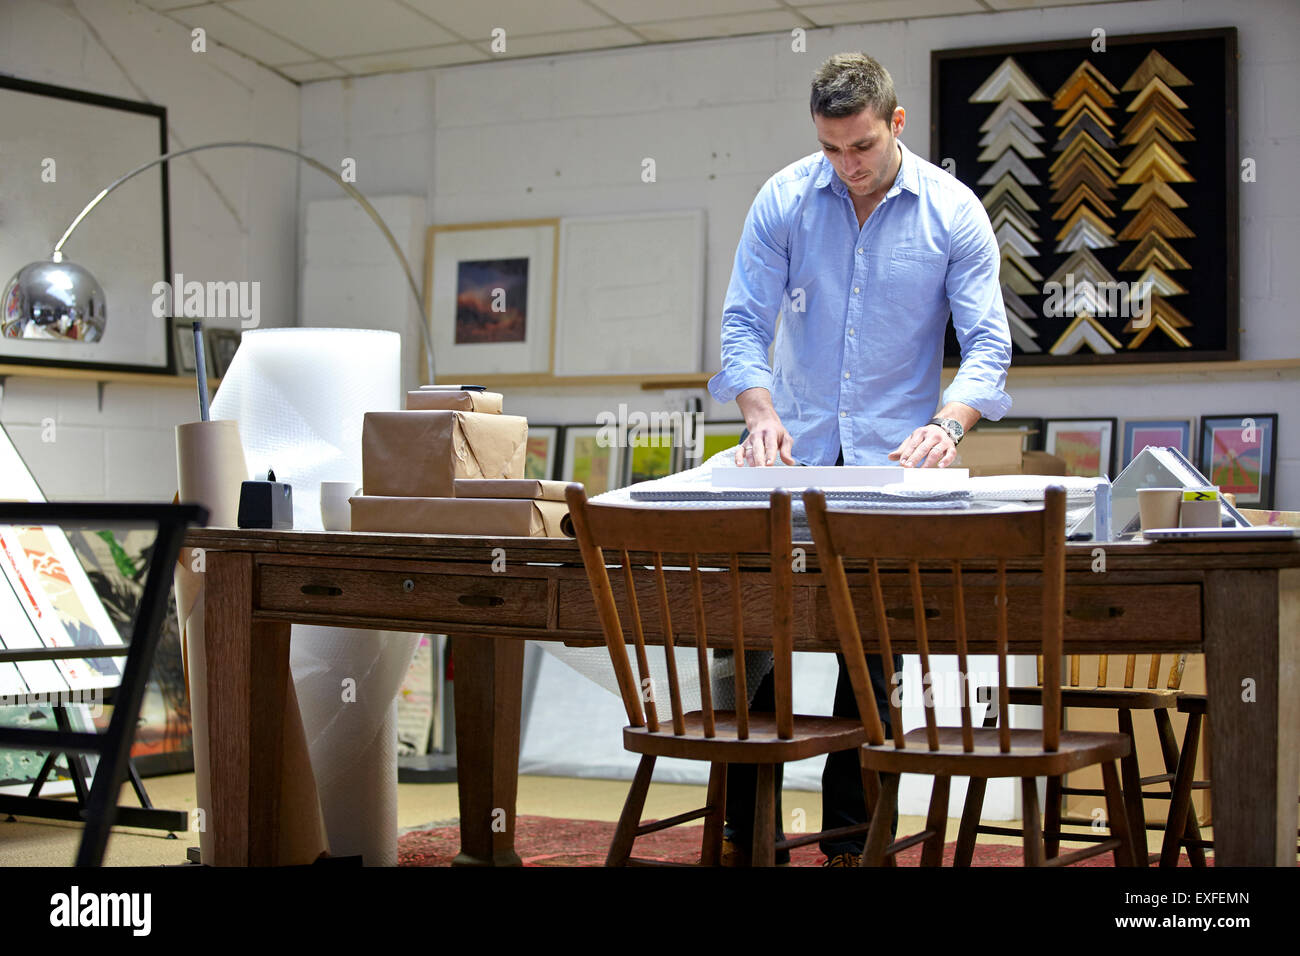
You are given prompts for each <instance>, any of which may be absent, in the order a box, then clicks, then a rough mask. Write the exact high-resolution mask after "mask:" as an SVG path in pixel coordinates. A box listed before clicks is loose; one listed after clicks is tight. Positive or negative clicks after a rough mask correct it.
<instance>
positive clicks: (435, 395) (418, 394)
mask: <svg viewBox="0 0 1300 956" xmlns="http://www.w3.org/2000/svg"><path fill="white" fill-rule="evenodd" d="M501 402H502V398H501V393H500V392H467V391H443V390H441V389H427V388H424V389H416V390H415V391H413V392H407V393H406V408H407V410H408V411H418V412H435V411H446V412H482V413H484V414H486V415H500V414H501Z"/></svg>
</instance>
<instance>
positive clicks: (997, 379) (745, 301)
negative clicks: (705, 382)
mask: <svg viewBox="0 0 1300 956" xmlns="http://www.w3.org/2000/svg"><path fill="white" fill-rule="evenodd" d="M811 112H812V120H813V125H814V127H815V128H816V131H817V139H818V142H819V143H820V144H821V151H820V152H819V153H813V154H812V155H811V156H807V157H805V158H803V159H801V160H799V161H798V162H796V163H793V164H791V165H790V166H787V167H786V168H785V169H783V170H781V171H780V172H778V173H777V174H776V175H775V176H773V177H772V178H771V179H769V180H768V181H767V183H766V184H765V185H764V186H763V188H762V189H760V190H759V193H758V196H757V197H756V198H755V199H754V203H753V205H752V206H751V207H750V210H749V215H748V216H747V217H746V219H745V226H744V231H743V233H742V235H741V240H740V245H739V247H738V248H737V250H736V261H735V266H734V268H733V270H732V275H731V284H730V286H729V287H728V289H727V298H726V303H725V306H724V310H723V321H722V370H721V371H720V372H719V373H718V374H717V375H715V376H714V377H713V378H712V379H711V380H710V382H709V391H710V392H711V393H712V395H713V397H714V398H715V399H717V400H718V401H720V402H729V401H732V400H733V399H734V400H735V401H736V404H737V405H738V406H739V407H740V411H741V413H742V414H743V415H744V418H745V425H746V428H747V432H748V434H747V436H746V437H745V439H744V440H743V441H742V443H741V446H740V447H739V448H738V449H737V451H736V464H737V465H747V466H751V467H752V466H760V467H761V466H766V465H772V464H775V463H776V461H777V460H778V459H779V460H780V461H782V462H784V463H785V464H788V465H793V464H795V463H796V462H797V463H799V464H804V465H832V464H835V465H838V464H848V465H877V464H887V463H889V462H890V461H897V462H899V463H900V464H902V465H903V466H904V467H931V466H938V467H946V466H947V465H950V464H952V462H953V460H954V459H955V458H956V454H957V442H958V441H960V440H961V437H962V435H963V433H964V432H965V431H966V430H968V429H970V428H971V427H972V426H973V425H974V424H975V423H976V422H977V421H978V420H979V419H980V417H981V416H982V417H985V418H990V419H994V420H996V419H999V418H1001V417H1002V416H1003V415H1005V414H1006V412H1007V410H1008V409H1009V408H1010V407H1011V399H1010V397H1009V396H1008V395H1007V394H1006V392H1005V391H1004V386H1005V384H1006V370H1007V367H1008V365H1009V364H1010V361H1011V336H1010V332H1009V330H1008V327H1007V319H1006V313H1005V312H1004V310H1003V306H1002V296H1001V292H1000V289H999V286H998V266H999V255H998V245H997V240H996V239H995V238H994V235H993V229H992V227H991V226H990V224H989V218H988V215H987V213H986V212H985V211H984V207H983V206H982V205H981V204H980V201H979V200H978V199H977V198H976V197H975V195H974V193H972V192H971V190H970V189H969V188H968V187H967V186H965V185H964V184H963V183H962V182H960V181H959V180H958V179H956V178H955V177H954V176H951V175H949V174H948V173H947V172H945V171H944V170H942V169H940V168H938V167H937V166H934V165H932V164H931V163H928V162H926V161H925V160H923V159H921V158H920V157H919V156H916V155H915V154H914V153H912V152H911V151H910V150H909V149H908V148H907V147H906V146H904V145H903V144H902V142H901V141H900V140H899V139H898V136H899V134H900V133H902V131H903V126H904V122H905V118H906V117H905V112H904V110H903V109H902V107H900V106H898V101H897V97H896V95H895V93H894V85H893V80H892V79H891V78H890V76H889V73H888V71H886V70H885V68H884V67H883V66H881V65H880V64H879V63H877V62H876V61H875V60H873V59H872V58H871V57H869V56H866V55H864V54H861V53H841V54H837V55H835V56H832V57H831V58H830V59H828V60H827V61H826V62H825V63H823V64H822V66H821V67H820V68H819V69H818V71H817V73H816V74H815V76H814V78H813V83H812V97H811ZM778 313H780V314H781V315H782V319H781V324H780V329H779V330H778V329H777V328H776V322H777V315H778ZM949 313H951V315H952V322H953V328H954V329H955V330H956V333H957V340H958V342H959V343H960V345H961V351H962V361H961V367H960V369H959V370H958V372H957V375H956V377H955V379H954V380H953V382H952V384H951V385H950V386H949V387H948V388H947V390H946V391H945V392H944V393H943V404H942V406H939V376H940V369H941V367H942V364H943V342H944V332H945V328H946V325H947V321H948V316H949ZM773 338H775V340H776V348H775V353H774V356H773V361H772V362H771V364H770V365H769V363H768V349H769V347H770V346H771V344H772V341H773ZM936 407H938V411H937V412H936V410H935V409H936ZM837 657H838V659H839V680H838V683H837V686H836V690H835V704H834V710H833V713H834V714H835V715H836V716H856V715H857V706H856V704H855V702H854V699H853V690H852V687H851V685H850V683H849V678H848V673H847V671H846V669H845V666H844V659H843V657H842V656H839V655H837ZM868 661H869V663H870V665H871V678H872V684H873V686H874V688H875V692H876V701H877V705H878V707H879V709H880V714H881V718H882V720H883V721H884V722H885V728H886V733H889V732H890V728H889V709H888V701H887V697H886V694H887V691H888V688H887V687H886V685H885V678H884V675H883V673H882V671H881V668H880V663H879V658H878V657H875V656H869V657H868ZM901 666H902V662H901V658H900V659H899V660H897V661H896V667H897V668H901ZM770 683H771V679H770V675H769V677H768V680H767V681H766V682H765V686H760V687H759V689H758V692H757V693H756V695H755V703H754V706H755V707H769V708H770V707H771V706H772V701H771V698H770V695H771V686H770ZM765 698H766V699H765ZM746 770H748V772H746ZM777 781H778V782H777V786H778V790H779V787H780V775H779V772H778V778H777ZM753 787H754V782H753V771H752V768H741V767H739V766H737V767H735V768H732V771H731V772H729V774H728V778H727V811H728V812H727V818H728V823H729V833H728V837H729V840H730V841H731V844H732V845H733V848H734V849H733V850H732V852H733V853H739V854H742V855H743V854H744V853H745V852H746V851H747V849H748V847H749V845H750V838H751V833H750V827H751V826H752V820H751V818H752V815H753ZM778 796H779V794H778ZM780 818H781V809H780V802H779V799H778V803H777V827H778V837H777V838H778V839H780V838H781V837H780ZM865 820H866V809H865V803H864V800H863V796H862V782H861V776H860V772H859V769H858V759H857V755H856V753H854V752H852V751H846V752H844V753H838V754H832V755H831V756H830V757H828V758H827V760H826V769H825V771H824V773H823V775H822V828H823V829H824V830H828V829H832V828H835V827H842V826H847V825H849V824H851V823H858V822H864V821H865ZM862 843H863V837H862V836H859V837H857V838H850V839H845V840H839V841H831V842H827V841H823V842H822V844H821V849H822V852H824V853H825V854H826V856H827V863H828V865H847V866H854V865H856V864H857V857H858V856H859V855H860V854H861V851H862Z"/></svg>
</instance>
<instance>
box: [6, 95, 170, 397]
mask: <svg viewBox="0 0 1300 956" xmlns="http://www.w3.org/2000/svg"><path fill="white" fill-rule="evenodd" d="M0 116H3V117H4V118H5V121H4V124H3V128H0V155H2V156H4V165H5V168H6V169H8V170H14V171H17V170H36V171H38V172H40V171H42V170H52V171H54V173H55V175H56V176H57V177H58V178H57V179H54V180H52V182H54V183H55V185H49V186H48V187H47V188H39V187H38V188H35V189H26V188H17V183H18V182H19V180H18V179H14V180H13V181H12V184H11V185H10V188H7V189H6V190H5V197H4V199H5V209H4V219H5V226H4V229H0V289H4V288H5V286H6V285H7V284H8V282H9V279H10V277H12V276H14V275H16V274H17V272H18V271H19V270H20V269H22V268H23V267H24V266H27V265H28V264H30V263H32V262H37V261H41V260H45V259H48V257H49V253H50V248H51V247H52V246H53V244H54V243H55V241H56V240H57V239H58V238H59V236H60V235H62V234H63V232H64V231H65V230H66V229H67V228H68V225H69V223H70V222H71V221H72V219H73V217H74V216H75V215H76V214H77V213H78V212H79V211H80V210H81V209H82V207H83V206H84V205H85V204H86V203H88V202H90V200H91V199H93V198H94V197H95V194H96V192H97V191H98V190H100V189H103V188H105V187H107V186H108V185H109V184H110V183H112V182H114V181H116V180H117V179H118V178H119V177H121V176H122V175H123V174H125V173H127V172H128V171H130V170H132V169H134V168H135V167H137V166H140V165H142V164H144V163H147V162H149V161H150V160H154V159H157V158H158V157H159V156H161V155H163V154H165V153H166V152H167V126H168V124H167V110H166V109H165V108H164V107H162V106H159V105H157V104H154V103H143V102H139V101H136V100H127V99H122V98H119V97H115V96H103V95H101V94H99V93H91V92H87V91H85V90H78V89H71V88H68V87H62V86H51V85H49V84H46V83H35V82H31V81H29V80H22V79H18V78H17V77H12V76H0ZM51 162H56V163H57V165H55V166H49V165H48V164H49V163H51ZM65 177H66V179H67V182H68V183H69V184H70V185H65V184H64V183H65ZM34 181H35V180H34ZM54 193H57V194H58V195H57V198H55V197H54V195H53V194H54ZM168 196H169V186H168V166H167V164H166V163H163V164H160V165H158V166H156V167H154V168H153V169H148V170H145V171H144V172H142V173H140V174H139V175H138V176H136V177H135V178H134V179H133V180H131V181H130V182H129V183H125V184H123V185H122V187H121V188H120V189H119V190H118V192H117V195H115V196H114V197H113V199H112V201H111V202H108V203H105V204H104V206H103V207H102V208H99V209H96V210H95V212H94V213H93V214H91V215H89V216H87V217H86V219H85V220H84V221H83V222H82V223H81V224H80V225H79V226H78V227H77V231H76V233H75V234H74V235H73V236H72V238H71V239H70V240H69V242H68V245H67V247H66V249H65V250H64V251H65V254H66V257H67V260H66V261H68V262H72V263H75V264H76V265H78V266H81V267H82V268H84V269H86V270H88V271H89V272H90V273H91V275H93V276H94V277H95V279H96V281H97V282H98V283H99V284H100V287H101V288H102V289H103V292H104V308H105V312H106V314H107V317H108V323H107V326H106V328H105V332H104V335H103V337H102V338H101V339H100V340H99V341H98V342H72V341H58V342H51V341H41V340H39V339H34V338H7V337H0V362H2V363H4V364H11V365H44V366H58V367H63V368H81V369H101V370H111V371H119V372H145V373H153V374H158V375H168V374H174V373H175V371H176V368H175V365H174V364H173V354H172V337H171V329H170V326H169V324H168V320H167V319H166V318H163V317H160V316H158V315H157V314H155V307H156V305H155V303H156V301H157V298H158V294H157V292H156V291H155V287H156V286H157V285H158V283H159V282H160V281H162V282H166V283H169V284H170V283H172V282H174V281H175V277H174V276H173V275H172V269H171V236H170V226H169V220H168ZM180 298H181V293H180V290H175V296H174V302H173V301H172V300H171V299H170V298H169V300H168V303H167V304H168V305H169V306H174V307H176V308H179V306H180ZM11 305H12V306H14V307H17V302H13V303H0V309H5V308H8V307H9V306H11ZM165 314H167V315H170V314H171V311H170V309H169V310H168V311H167V312H166V313H165Z"/></svg>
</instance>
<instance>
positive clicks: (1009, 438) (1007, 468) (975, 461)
mask: <svg viewBox="0 0 1300 956" xmlns="http://www.w3.org/2000/svg"><path fill="white" fill-rule="evenodd" d="M1023 445H1024V432H1021V431H1018V430H1015V429H1008V428H1004V429H996V428H981V429H980V430H978V431H973V432H971V433H970V434H969V435H967V436H966V437H964V438H963V439H962V440H961V444H960V445H958V446H957V461H956V462H955V464H956V465H958V466H959V467H962V468H968V469H970V476H971V477H972V478H982V477H984V476H986V475H1063V474H1065V461H1064V460H1063V459H1061V458H1059V457H1057V456H1056V455H1049V454H1048V453H1047V452H1045V451H1022V450H1021V449H1022V448H1023Z"/></svg>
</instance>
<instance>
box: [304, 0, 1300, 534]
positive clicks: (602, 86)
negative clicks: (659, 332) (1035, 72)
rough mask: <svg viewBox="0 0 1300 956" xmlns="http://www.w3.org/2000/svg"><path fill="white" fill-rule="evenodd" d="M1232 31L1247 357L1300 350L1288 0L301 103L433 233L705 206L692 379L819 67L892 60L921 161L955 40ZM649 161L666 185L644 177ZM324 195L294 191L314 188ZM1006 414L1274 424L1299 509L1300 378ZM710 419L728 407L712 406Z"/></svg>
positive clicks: (910, 33)
mask: <svg viewBox="0 0 1300 956" xmlns="http://www.w3.org/2000/svg"><path fill="white" fill-rule="evenodd" d="M1225 24H1232V25H1236V26H1237V27H1238V30H1239V44H1240V51H1241V61H1240V80H1241V92H1240V106H1241V155H1242V156H1243V157H1246V156H1249V157H1253V158H1254V159H1255V160H1256V162H1257V165H1258V170H1259V175H1258V181H1257V182H1255V183H1246V184H1242V187H1241V210H1242V220H1241V238H1242V243H1241V246H1242V253H1241V274H1242V277H1241V287H1242V290H1243V295H1242V303H1241V314H1242V324H1243V326H1244V327H1245V332H1244V334H1243V336H1242V342H1241V349H1242V357H1243V358H1246V359H1261V358H1279V357H1295V356H1300V333H1298V332H1297V328H1296V325H1295V319H1294V309H1293V304H1294V302H1295V301H1296V300H1297V293H1300V270H1296V269H1295V268H1294V266H1293V263H1294V262H1295V261H1296V258H1297V253H1300V239H1298V237H1300V228H1297V226H1298V223H1300V197H1298V195H1297V193H1296V191H1295V190H1294V189H1293V188H1292V184H1291V176H1292V172H1293V171H1294V170H1295V169H1296V168H1297V167H1298V166H1300V114H1297V112H1296V110H1295V96H1296V92H1297V52H1296V51H1297V49H1298V48H1300V7H1297V5H1296V4H1295V3H1293V2H1290V0H1252V2H1250V3H1242V4H1233V5H1232V6H1231V7H1225V6H1224V5H1223V4H1222V3H1220V2H1217V0H1148V2H1135V3H1107V4H1105V5H1096V6H1087V5H1078V6H1063V7H1060V8H1051V9H1046V10H1032V11H1017V12H1009V13H999V14H979V15H971V16H952V17H933V18H926V19H916V20H898V21H890V22H887V23H881V24H874V25H866V26H845V27H838V28H835V29H830V30H818V31H813V32H811V33H809V34H808V38H807V41H808V42H807V47H808V50H807V52H806V53H802V54H799V53H793V52H791V51H790V39H789V37H788V35H785V34H780V35H773V36H760V37H747V38H737V39H728V40H718V41H701V42H693V43H682V44H671V45H663V46H655V47H649V48H643V49H635V50H616V51H610V52H601V53H590V54H586V53H584V54H572V55H567V56H560V57H546V58H538V59H531V60H518V61H507V62H500V63H484V64H478V65H471V66H463V67H447V68H441V69H436V70H429V71H421V72H414V73H405V74H398V75H392V76H381V77H374V78H369V79H364V80H354V81H335V80H330V81H323V82H319V83H312V84H308V85H307V86H305V87H304V88H303V91H302V140H303V145H304V148H306V149H307V150H308V152H311V153H312V154H313V155H317V156H318V157H319V158H321V159H322V160H323V161H326V162H338V161H339V159H340V158H341V157H343V156H354V157H356V158H357V159H358V170H359V178H358V186H360V187H361V188H362V189H363V190H367V191H373V192H374V193H376V194H385V193H413V194H416V195H425V196H426V197H427V200H428V209H429V211H430V214H431V215H430V221H431V222H436V223H454V222H469V221H485V220H493V219H519V218H533V217H544V216H567V215H592V214H608V213H620V212H628V213H631V212H642V211H647V210H656V209H681V208H691V207H696V208H702V209H704V210H705V211H706V217H707V230H708V234H707V235H708V238H707V254H706V256H707V261H706V269H707V271H706V284H705V302H706V314H705V330H706V331H705V337H704V342H703V343H702V352H703V354H702V363H703V364H702V365H701V369H707V370H712V369H714V368H715V367H716V366H717V363H718V335H719V329H720V325H721V309H722V300H723V296H724V294H725V291H726V285H727V281H728V278H729V275H730V269H731V263H732V259H733V256H734V254H735V248H736V242H737V240H738V238H739V235H740V228H741V225H742V222H743V219H744V216H745V212H746V211H747V209H748V207H749V203H750V201H751V200H752V198H753V195H754V193H755V191H756V190H757V189H758V187H759V186H760V185H761V184H762V182H763V181H764V180H765V179H766V177H767V176H768V175H770V174H771V173H772V172H774V171H775V170H776V169H778V168H780V167H781V166H783V165H785V164H786V163H788V162H790V161H791V160H793V159H795V158H797V157H799V156H801V155H804V154H806V153H809V152H811V151H812V150H813V149H814V148H815V147H816V143H815V141H814V138H813V135H812V127H811V124H810V122H809V120H808V115H807V105H806V104H807V95H808V82H809V78H810V77H811V74H812V71H813V70H814V69H815V67H816V66H817V65H818V64H819V63H820V62H821V60H822V59H823V58H824V57H825V56H827V55H829V54H831V53H833V52H836V51H839V50H845V49H862V50H866V51H868V52H870V53H872V54H873V55H875V56H877V57H878V58H879V59H880V60H881V61H882V62H883V63H884V64H885V65H886V66H887V67H888V68H889V70H890V72H891V74H892V75H893V77H894V82H895V85H896V86H897V88H898V95H899V101H900V103H901V104H902V105H903V106H904V107H905V108H906V110H907V127H906V130H905V132H904V133H903V138H904V139H905V140H906V141H907V143H908V146H909V147H910V148H912V149H913V150H915V151H916V152H918V153H920V154H921V155H928V146H929V121H930V115H929V114H930V94H929V77H930V52H931V50H933V49H943V48H948V47H959V46H977V45H981V44H991V43H1010V42H1020V41H1023V42H1032V41H1038V40H1046V39H1055V38H1063V37H1070V36H1086V35H1088V34H1089V32H1090V31H1091V30H1092V29H1093V28H1094V27H1097V26H1101V27H1104V28H1105V29H1106V30H1108V31H1109V32H1110V33H1112V34H1123V33H1141V32H1155V31H1165V30H1170V29H1180V30H1182V29H1193V28H1201V27H1218V26H1224V25H1225ZM645 157H652V158H654V159H655V161H656V164H657V172H658V181H657V182H656V183H653V184H646V183H643V182H642V181H641V175H640V174H641V161H642V159H643V158H645ZM328 188H329V187H328V183H325V182H323V181H322V182H320V183H309V182H308V181H306V180H304V182H303V195H304V197H307V198H314V197H316V196H320V195H326V194H327V191H328ZM1012 394H1013V398H1014V400H1015V403H1016V404H1015V408H1014V409H1013V411H1012V412H1011V414H1013V415H1029V414H1032V415H1044V416H1052V415H1065V414H1069V415H1080V414H1089V415H1103V416H1116V417H1119V418H1124V417H1126V416H1128V417H1137V416H1138V414H1139V413H1140V414H1141V415H1143V416H1146V415H1151V416H1158V415H1166V414H1168V415H1175V414H1182V415H1189V416H1197V417H1199V416H1201V415H1206V414H1217V413H1235V412H1249V411H1256V412H1266V411H1278V412H1280V413H1281V422H1280V432H1279V436H1278V440H1279V448H1280V449H1281V453H1282V457H1281V458H1280V459H1279V462H1278V471H1279V477H1280V481H1279V488H1278V496H1277V500H1278V506H1279V507H1283V508H1289V509H1296V508H1300V418H1298V417H1297V416H1296V415H1295V414H1294V413H1292V412H1291V409H1292V408H1294V407H1295V404H1296V398H1297V396H1298V395H1300V391H1298V390H1297V377H1296V375H1295V374H1294V373H1289V374H1286V375H1282V376H1276V375H1275V376H1258V375H1257V376H1254V377H1251V378H1249V379H1242V378H1241V377H1237V378H1235V379H1225V378H1224V377H1222V376H1200V377H1189V376H1167V375H1162V376H1159V377H1155V378H1152V379H1150V380H1142V379H1134V378H1128V379H1123V380H1119V381H1116V380H1112V379H1111V378H1109V377H1107V378H1104V379H1098V380H1089V379H1088V378H1085V377H1079V376H1072V377H1069V378H1061V379H1060V380H1036V381H1035V382H1034V384H1033V385H1024V386H1017V387H1016V388H1015V389H1014V390H1013V392H1012ZM620 401H627V402H629V403H634V405H633V407H641V408H643V409H645V410H647V411H652V410H655V409H658V408H669V407H670V406H668V405H666V404H664V403H663V402H662V400H661V397H660V396H659V395H658V394H657V393H645V392H641V391H640V390H639V389H633V390H625V391H618V390H610V391H593V390H590V389H583V390H577V389H568V390H549V391H547V392H546V393H541V392H533V391H526V390H523V389H513V390H511V392H510V394H509V395H508V396H507V403H508V407H507V410H508V411H513V412H516V413H522V414H527V415H528V416H529V417H530V418H531V419H532V420H534V421H536V422H555V421H561V422H565V421H567V422H574V421H581V420H584V419H585V420H592V419H593V418H594V416H595V414H596V413H597V412H599V411H600V410H602V409H607V408H610V409H612V408H615V407H616V406H617V404H618V402H620ZM706 412H708V414H709V416H710V417H716V418H735V417H736V415H735V406H734V405H731V406H729V407H727V408H717V407H715V406H714V403H712V401H708V402H707V403H706Z"/></svg>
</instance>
